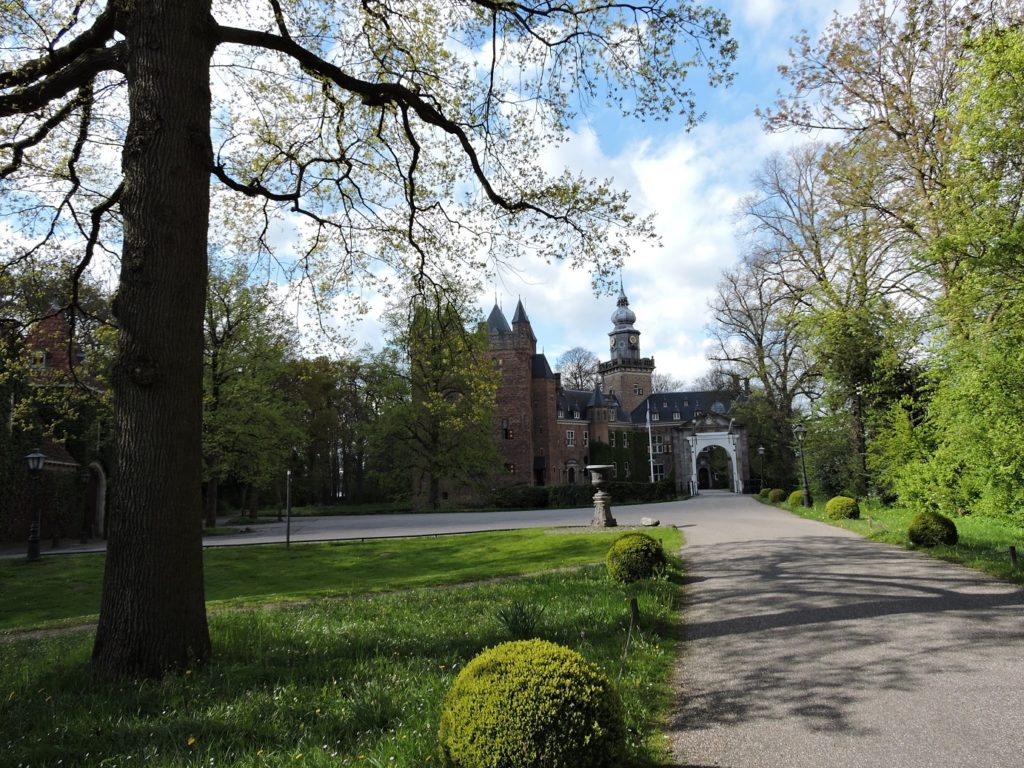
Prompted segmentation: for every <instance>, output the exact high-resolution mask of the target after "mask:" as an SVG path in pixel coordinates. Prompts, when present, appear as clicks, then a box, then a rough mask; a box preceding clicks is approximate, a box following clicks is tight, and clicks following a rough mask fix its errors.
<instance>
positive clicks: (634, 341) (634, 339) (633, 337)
mask: <svg viewBox="0 0 1024 768" xmlns="http://www.w3.org/2000/svg"><path fill="white" fill-rule="evenodd" d="M636 341H637V339H636V336H630V337H629V343H630V344H636Z"/></svg>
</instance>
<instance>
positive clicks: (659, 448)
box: [651, 435, 665, 453]
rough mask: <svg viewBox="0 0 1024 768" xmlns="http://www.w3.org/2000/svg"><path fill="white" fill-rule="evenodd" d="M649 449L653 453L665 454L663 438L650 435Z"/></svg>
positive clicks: (662, 436)
mask: <svg viewBox="0 0 1024 768" xmlns="http://www.w3.org/2000/svg"><path fill="white" fill-rule="evenodd" d="M651 449H652V450H653V452H654V453H664V452H665V436H664V435H651Z"/></svg>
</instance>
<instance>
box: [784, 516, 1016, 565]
mask: <svg viewBox="0 0 1024 768" xmlns="http://www.w3.org/2000/svg"><path fill="white" fill-rule="evenodd" d="M780 506H782V507H783V509H788V510H789V511H790V512H792V513H793V514H795V515H799V516H800V517H806V518H808V519H811V520H819V521H821V522H823V523H828V524H829V525H835V526H838V527H840V528H847V529H849V530H851V531H856V532H857V533H859V534H861V535H862V536H864V537H866V538H868V539H871V540H873V541H884V542H887V543H889V544H896V545H898V546H901V547H906V548H907V549H914V550H917V551H920V552H924V553H926V554H928V555H931V556H932V557H937V558H939V559H942V560H947V561H949V562H951V563H959V564H961V565H965V566H967V567H969V568H974V569H975V570H979V571H983V572H985V573H988V574H991V575H992V576H996V577H998V578H1000V579H1005V580H1006V581H1012V582H1016V583H1018V584H1024V568H1022V567H1021V566H1020V565H1018V567H1017V568H1014V567H1013V566H1012V565H1011V564H1010V555H1009V547H1010V545H1013V546H1016V547H1017V549H1018V551H1019V552H1020V557H1021V561H1022V562H1024V528H1022V527H1020V526H1019V525H1015V524H1014V523H1013V522H1011V521H1003V520H995V519H992V518H984V517H971V516H967V517H959V518H957V519H956V520H954V522H955V523H956V527H957V531H958V532H959V533H960V540H959V541H958V542H957V543H956V544H955V545H954V546H951V547H949V546H944V545H940V546H937V547H932V548H930V549H929V548H922V547H915V546H914V545H913V544H911V543H910V540H909V539H908V538H907V528H908V527H909V526H910V521H911V519H912V518H913V517H914V513H913V512H912V511H910V510H908V509H904V508H901V507H884V506H881V505H879V504H871V503H864V502H862V503H861V505H860V508H861V517H860V519H859V520H833V519H831V518H829V517H826V516H825V507H824V505H822V504H819V505H816V506H814V507H812V508H811V509H805V508H804V507H789V506H788V505H780Z"/></svg>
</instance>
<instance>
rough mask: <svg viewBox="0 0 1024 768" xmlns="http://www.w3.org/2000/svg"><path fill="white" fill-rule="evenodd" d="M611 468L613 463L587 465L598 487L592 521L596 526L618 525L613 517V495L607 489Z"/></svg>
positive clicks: (610, 526)
mask: <svg viewBox="0 0 1024 768" xmlns="http://www.w3.org/2000/svg"><path fill="white" fill-rule="evenodd" d="M611 469H612V465H611V464H591V465H589V466H588V467H587V470H588V471H589V472H590V479H591V482H593V484H594V486H595V487H596V488H597V493H595V494H594V519H593V520H591V521H590V524H591V525H592V526H594V527H595V528H614V527H615V526H616V525H618V523H616V522H615V518H614V517H612V496H611V494H610V493H608V492H607V491H606V490H605V488H606V487H607V486H608V472H609V470H611Z"/></svg>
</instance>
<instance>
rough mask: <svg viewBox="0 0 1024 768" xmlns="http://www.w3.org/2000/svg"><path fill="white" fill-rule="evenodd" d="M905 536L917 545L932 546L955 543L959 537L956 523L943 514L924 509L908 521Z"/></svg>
mask: <svg viewBox="0 0 1024 768" xmlns="http://www.w3.org/2000/svg"><path fill="white" fill-rule="evenodd" d="M907 536H908V537H909V538H910V540H911V542H913V543H914V544H916V545H917V546H919V547H934V546H936V545H938V544H948V545H950V546H952V545H953V544H956V542H957V540H958V539H959V538H960V534H958V533H957V530H956V523H954V522H953V521H952V520H950V519H949V518H948V517H946V516H945V515H940V514H939V513H938V512H933V511H931V510H926V511H924V512H922V513H920V514H919V515H917V516H916V517H915V518H914V519H913V520H911V521H910V527H909V528H908V529H907Z"/></svg>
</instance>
